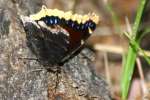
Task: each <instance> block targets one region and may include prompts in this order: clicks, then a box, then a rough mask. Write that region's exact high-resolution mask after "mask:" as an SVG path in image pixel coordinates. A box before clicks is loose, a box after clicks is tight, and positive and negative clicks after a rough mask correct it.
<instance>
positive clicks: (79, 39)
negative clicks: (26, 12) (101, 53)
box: [22, 6, 99, 65]
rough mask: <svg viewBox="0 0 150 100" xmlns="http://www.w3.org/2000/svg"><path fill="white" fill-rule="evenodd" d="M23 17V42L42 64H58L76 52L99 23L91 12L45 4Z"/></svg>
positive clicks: (97, 18) (97, 17)
mask: <svg viewBox="0 0 150 100" xmlns="http://www.w3.org/2000/svg"><path fill="white" fill-rule="evenodd" d="M24 19H28V20H27V21H23V25H24V29H25V31H26V37H27V45H28V47H29V48H30V49H31V51H32V52H33V53H34V54H35V55H36V56H37V58H38V59H39V61H40V62H42V64H46V65H47V64H51V65H55V64H58V65H62V64H64V63H65V62H66V61H68V60H69V58H71V57H74V56H75V55H77V54H78V53H79V52H78V51H80V49H81V48H82V47H83V45H84V43H85V41H86V40H87V38H88V37H89V36H90V35H91V34H92V33H93V31H94V30H95V29H96V25H97V24H98V23H99V16H97V15H96V14H95V13H89V14H87V15H79V14H73V13H72V12H71V11H68V12H64V11H61V10H58V9H48V8H46V6H42V9H41V10H40V11H39V12H38V13H36V14H32V15H30V16H29V17H25V18H24ZM22 20H23V18H22Z"/></svg>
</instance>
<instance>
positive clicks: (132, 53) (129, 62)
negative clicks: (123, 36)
mask: <svg viewBox="0 0 150 100" xmlns="http://www.w3.org/2000/svg"><path fill="white" fill-rule="evenodd" d="M145 4H146V0H141V1H140V5H139V7H138V10H137V15H136V19H135V22H134V26H133V30H132V32H133V33H132V38H131V39H133V41H135V42H136V43H137V44H139V41H137V40H138V39H136V37H137V36H136V35H137V32H138V28H139V26H140V22H141V18H142V13H143V10H144V7H145ZM130 42H132V41H130ZM137 52H138V50H137V48H136V47H135V45H129V49H128V53H127V58H126V60H125V61H126V62H125V65H124V66H123V69H124V71H123V76H122V81H121V89H122V100H127V96H128V91H129V87H130V83H131V78H132V74H133V71H134V65H135V61H136V56H137Z"/></svg>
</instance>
